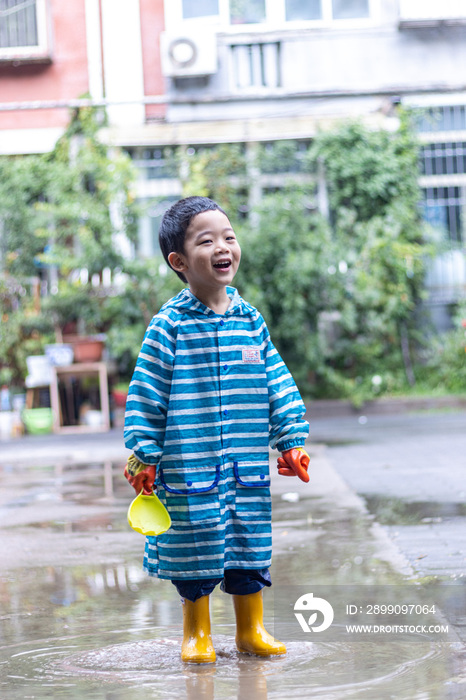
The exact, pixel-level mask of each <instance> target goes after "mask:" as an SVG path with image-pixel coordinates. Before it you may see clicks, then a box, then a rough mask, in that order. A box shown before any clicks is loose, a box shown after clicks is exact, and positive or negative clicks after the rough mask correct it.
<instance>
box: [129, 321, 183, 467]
mask: <svg viewBox="0 0 466 700" xmlns="http://www.w3.org/2000/svg"><path fill="white" fill-rule="evenodd" d="M175 346H176V328H175V327H174V324H173V322H172V321H171V319H169V318H168V317H167V316H163V315H161V314H158V315H157V316H154V318H153V319H152V321H151V323H150V325H149V327H148V329H147V331H146V334H145V336H144V340H143V343H142V347H141V351H140V353H139V356H138V359H137V362H136V367H135V369H134V373H133V377H132V380H131V383H130V385H129V391H128V398H127V401H126V413H125V431H124V437H125V445H126V447H127V448H128V449H129V450H132V451H133V454H134V456H135V457H136V458H137V459H138V460H139V461H140V462H141V463H142V464H141V469H144V467H145V466H147V465H157V464H158V463H159V461H160V458H161V456H162V449H163V443H164V438H165V426H166V420H167V411H168V401H169V396H170V386H171V380H172V374H173V366H174V360H175ZM141 469H138V470H137V471H140V470H141Z"/></svg>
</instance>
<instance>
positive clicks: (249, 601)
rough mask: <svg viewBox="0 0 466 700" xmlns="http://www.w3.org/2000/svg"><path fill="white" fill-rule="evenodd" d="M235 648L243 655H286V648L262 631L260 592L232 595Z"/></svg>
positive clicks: (264, 630)
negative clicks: (234, 616)
mask: <svg viewBox="0 0 466 700" xmlns="http://www.w3.org/2000/svg"><path fill="white" fill-rule="evenodd" d="M233 605H234V607H235V614H236V647H237V649H238V651H241V652H243V653H244V654H255V655H256V656H275V655H278V654H286V646H285V645H284V644H282V643H281V642H278V641H277V640H276V639H274V638H273V637H272V635H270V634H269V633H268V632H267V630H266V629H264V623H263V604H262V591H258V592H257V593H250V594H248V595H234V596H233Z"/></svg>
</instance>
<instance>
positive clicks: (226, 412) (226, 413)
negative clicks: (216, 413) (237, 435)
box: [223, 408, 228, 416]
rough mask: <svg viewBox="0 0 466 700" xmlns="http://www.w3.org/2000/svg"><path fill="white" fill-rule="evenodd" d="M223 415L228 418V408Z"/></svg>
mask: <svg viewBox="0 0 466 700" xmlns="http://www.w3.org/2000/svg"><path fill="white" fill-rule="evenodd" d="M223 415H224V416H227V415H228V409H227V408H226V409H225V410H224V411H223Z"/></svg>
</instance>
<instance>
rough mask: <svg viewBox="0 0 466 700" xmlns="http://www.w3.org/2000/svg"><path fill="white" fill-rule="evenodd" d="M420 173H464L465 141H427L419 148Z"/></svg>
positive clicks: (465, 162)
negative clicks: (427, 142)
mask: <svg viewBox="0 0 466 700" xmlns="http://www.w3.org/2000/svg"><path fill="white" fill-rule="evenodd" d="M420 160H421V162H420V166H421V174H422V175H458V174H463V173H466V142H465V141H461V142H450V143H448V142H447V143H429V144H427V145H425V146H423V147H422V148H421V152H420Z"/></svg>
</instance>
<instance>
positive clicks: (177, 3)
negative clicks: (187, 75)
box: [165, 0, 381, 33]
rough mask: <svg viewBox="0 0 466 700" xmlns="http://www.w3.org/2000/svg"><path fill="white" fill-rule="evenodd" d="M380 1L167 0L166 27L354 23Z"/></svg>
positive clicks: (373, 10)
mask: <svg viewBox="0 0 466 700" xmlns="http://www.w3.org/2000/svg"><path fill="white" fill-rule="evenodd" d="M380 2H381V0H170V2H166V3H165V26H166V28H167V31H169V32H172V33H173V32H179V31H180V23H183V22H184V21H186V22H192V23H197V24H199V23H200V22H208V23H209V24H214V25H218V26H223V27H230V28H237V29H240V28H241V27H242V26H244V25H248V24H251V25H259V24H266V25H270V26H272V27H282V26H283V25H284V24H286V23H287V22H290V23H298V22H321V23H322V22H323V23H325V24H329V23H332V22H341V21H343V22H345V21H346V22H353V23H354V21H355V20H356V21H357V20H367V19H370V18H371V17H374V15H375V13H376V12H377V8H378V7H379V4H380Z"/></svg>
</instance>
